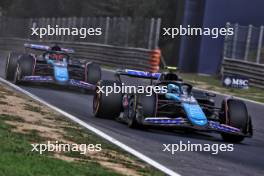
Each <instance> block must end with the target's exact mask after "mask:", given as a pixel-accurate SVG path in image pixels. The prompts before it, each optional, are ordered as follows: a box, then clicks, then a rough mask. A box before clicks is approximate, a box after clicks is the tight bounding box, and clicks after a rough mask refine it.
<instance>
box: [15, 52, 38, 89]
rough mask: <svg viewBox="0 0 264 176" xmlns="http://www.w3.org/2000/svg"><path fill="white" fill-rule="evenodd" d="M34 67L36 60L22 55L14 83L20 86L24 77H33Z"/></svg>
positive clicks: (18, 62)
mask: <svg viewBox="0 0 264 176" xmlns="http://www.w3.org/2000/svg"><path fill="white" fill-rule="evenodd" d="M34 67H35V59H34V58H33V57H32V56H30V55H28V54H22V55H21V56H20V57H19V60H18V61H17V67H16V71H15V75H14V79H13V82H14V83H15V84H18V83H19V81H20V80H21V79H22V78H23V77H24V76H31V75H32V74H33V71H34Z"/></svg>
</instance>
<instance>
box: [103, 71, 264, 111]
mask: <svg viewBox="0 0 264 176" xmlns="http://www.w3.org/2000/svg"><path fill="white" fill-rule="evenodd" d="M102 70H104V71H108V72H111V73H115V70H113V69H109V68H102ZM194 88H195V89H196V90H202V91H207V92H209V93H214V94H217V95H222V96H230V95H228V94H225V93H221V92H217V91H213V90H204V89H201V88H197V87H194ZM232 97H234V98H236V99H239V100H243V101H247V102H250V103H254V104H258V105H261V106H264V103H261V102H258V101H254V100H250V99H246V98H242V97H237V96H232Z"/></svg>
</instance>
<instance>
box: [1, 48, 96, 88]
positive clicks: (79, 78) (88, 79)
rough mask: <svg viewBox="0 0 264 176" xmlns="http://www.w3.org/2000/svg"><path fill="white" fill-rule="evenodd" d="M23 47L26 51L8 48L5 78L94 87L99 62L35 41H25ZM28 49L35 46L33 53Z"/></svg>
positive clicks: (18, 80) (15, 80) (13, 80)
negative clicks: (75, 57) (83, 58)
mask: <svg viewBox="0 0 264 176" xmlns="http://www.w3.org/2000/svg"><path fill="white" fill-rule="evenodd" d="M24 47H25V49H26V52H24V53H17V52H11V53H10V54H9V56H8V58H7V63H6V79H7V80H9V81H11V82H13V83H15V84H18V83H25V82H39V83H54V84H58V85H64V86H70V87H77V88H82V89H85V90H95V84H96V83H97V82H98V81H99V80H100V79H101V68H100V66H99V65H98V64H95V63H92V62H87V63H81V62H80V61H79V60H77V59H72V58H70V54H72V53H73V52H74V51H73V50H71V49H65V48H61V47H59V46H57V45H55V46H53V47H49V46H45V45H35V44H24ZM28 49H29V50H34V53H32V52H28V51H27V50H28ZM39 52H40V54H36V53H39Z"/></svg>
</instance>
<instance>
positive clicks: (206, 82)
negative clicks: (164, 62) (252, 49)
mask: <svg viewBox="0 0 264 176" xmlns="http://www.w3.org/2000/svg"><path fill="white" fill-rule="evenodd" d="M180 75H181V77H182V78H183V80H184V81H186V82H189V83H190V84H192V85H194V86H195V87H197V88H201V89H204V90H208V91H217V92H220V93H224V94H228V95H232V96H236V97H242V98H246V99H250V100H254V101H258V102H262V103H264V94H263V90H262V89H258V88H254V87H249V89H235V88H226V87H223V86H222V81H221V79H220V78H218V77H216V76H206V75H197V74H189V73H180Z"/></svg>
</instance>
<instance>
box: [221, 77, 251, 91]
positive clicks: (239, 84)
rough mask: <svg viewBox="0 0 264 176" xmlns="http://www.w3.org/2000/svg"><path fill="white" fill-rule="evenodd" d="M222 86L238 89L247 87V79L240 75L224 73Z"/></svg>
mask: <svg viewBox="0 0 264 176" xmlns="http://www.w3.org/2000/svg"><path fill="white" fill-rule="evenodd" d="M223 86H225V87H230V88H238V89H248V88H249V80H248V78H247V77H245V76H241V75H224V77H223Z"/></svg>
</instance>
